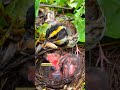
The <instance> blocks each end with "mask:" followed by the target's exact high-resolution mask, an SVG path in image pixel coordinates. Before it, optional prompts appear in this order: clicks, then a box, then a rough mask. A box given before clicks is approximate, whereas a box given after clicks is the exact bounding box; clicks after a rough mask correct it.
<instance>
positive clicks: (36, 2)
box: [35, 0, 40, 17]
mask: <svg viewBox="0 0 120 90" xmlns="http://www.w3.org/2000/svg"><path fill="white" fill-rule="evenodd" d="M39 4H40V0H35V17H37V16H38V11H39Z"/></svg>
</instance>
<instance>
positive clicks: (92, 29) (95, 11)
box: [85, 0, 110, 69]
mask: <svg viewBox="0 0 120 90" xmlns="http://www.w3.org/2000/svg"><path fill="white" fill-rule="evenodd" d="M85 18H86V34H85V35H86V42H85V47H86V48H85V49H86V51H90V50H91V49H93V48H94V47H95V46H96V45H97V44H98V45H99V58H98V60H97V63H96V66H98V63H99V62H100V61H101V69H104V66H103V61H104V60H105V61H106V62H107V63H110V62H109V61H108V59H107V58H106V57H105V55H104V52H103V50H102V48H101V45H100V40H101V39H102V38H103V36H104V33H105V31H106V18H105V15H104V12H103V9H102V8H101V6H100V4H99V2H98V1H97V0H87V1H86V16H85Z"/></svg>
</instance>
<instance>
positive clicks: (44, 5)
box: [39, 4, 72, 10]
mask: <svg viewBox="0 0 120 90" xmlns="http://www.w3.org/2000/svg"><path fill="white" fill-rule="evenodd" d="M39 6H41V7H51V8H62V9H69V10H71V9H72V8H67V7H60V6H54V5H46V4H39Z"/></svg>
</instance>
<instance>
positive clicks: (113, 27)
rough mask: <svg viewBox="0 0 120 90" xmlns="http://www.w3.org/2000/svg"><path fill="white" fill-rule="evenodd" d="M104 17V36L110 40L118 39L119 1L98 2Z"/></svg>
mask: <svg viewBox="0 0 120 90" xmlns="http://www.w3.org/2000/svg"><path fill="white" fill-rule="evenodd" d="M98 2H99V4H100V6H101V8H102V9H103V11H104V14H105V17H106V21H107V22H106V26H107V30H106V32H105V35H106V36H108V37H111V38H120V1H119V0H98Z"/></svg>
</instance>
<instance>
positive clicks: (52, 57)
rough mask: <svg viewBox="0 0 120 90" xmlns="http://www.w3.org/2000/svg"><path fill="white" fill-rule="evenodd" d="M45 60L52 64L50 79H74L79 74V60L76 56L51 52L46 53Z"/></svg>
mask: <svg viewBox="0 0 120 90" xmlns="http://www.w3.org/2000/svg"><path fill="white" fill-rule="evenodd" d="M46 59H47V60H48V61H49V62H50V63H51V64H52V67H54V68H53V72H51V73H50V75H49V76H50V78H51V79H53V80H58V81H59V80H62V79H63V78H64V79H65V78H72V77H75V76H76V75H77V74H78V73H79V72H80V58H79V57H78V56H77V55H76V54H71V53H67V52H66V53H60V51H59V52H53V53H47V54H46Z"/></svg>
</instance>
